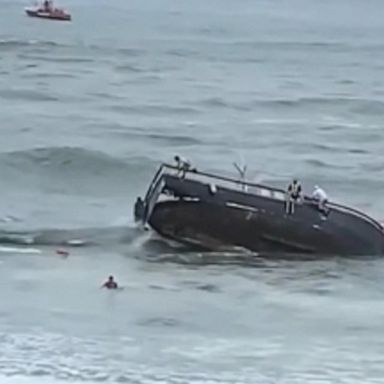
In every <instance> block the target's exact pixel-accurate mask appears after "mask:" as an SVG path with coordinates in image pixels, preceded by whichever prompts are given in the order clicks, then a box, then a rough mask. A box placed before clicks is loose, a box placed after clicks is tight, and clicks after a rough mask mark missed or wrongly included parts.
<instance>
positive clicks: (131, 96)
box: [0, 0, 384, 384]
mask: <svg viewBox="0 0 384 384" xmlns="http://www.w3.org/2000/svg"><path fill="white" fill-rule="evenodd" d="M0 5H1V12H0V19H1V20H0V116H1V124H0V130H1V135H2V140H1V141H0V179H1V180H2V183H1V187H2V188H1V195H2V199H1V203H0V218H1V223H0V286H1V289H0V302H1V306H0V341H1V353H0V381H1V382H4V383H8V382H9V383H21V384H24V383H28V384H30V383H35V382H36V383H45V382H47V383H52V382H57V383H60V382H76V383H83V382H115V383H125V382H126V383H160V382H161V383H175V384H176V383H200V382H210V383H259V382H260V383H295V384H301V383H382V382H384V379H383V378H384V368H383V358H382V356H383V353H384V339H383V337H382V334H383V331H384V328H383V327H384V326H383V324H384V306H383V300H382V299H383V294H382V292H383V290H382V281H383V278H384V264H383V262H382V261H381V260H380V259H371V258H367V259H365V260H339V259H331V260H322V261H307V262H303V261H294V262H287V261H285V262H284V261H277V260H275V261H265V260H257V261H256V262H255V261H253V262H252V263H251V265H250V263H249V262H248V261H247V260H246V259H244V258H243V257H241V258H238V257H236V256H235V255H230V254H228V255H224V256H223V255H222V256H220V255H215V254H213V255H207V254H198V253H193V252H190V251H189V250H185V249H181V248H178V247H175V245H169V244H165V243H164V242H162V241H161V240H160V239H158V238H156V237H155V236H152V235H151V234H150V233H147V232H146V233H144V234H143V233H141V232H140V231H138V230H137V229H135V228H134V226H133V225H132V220H131V211H132V204H133V201H134V200H135V198H136V196H137V195H138V194H143V192H144V190H145V188H146V187H147V184H148V183H149V181H150V178H151V176H152V174H153V173H154V172H155V170H156V167H157V166H158V164H159V162H161V161H163V160H169V159H171V157H172V156H173V155H174V154H175V153H181V154H183V155H185V156H187V157H189V158H190V159H191V160H192V161H193V162H194V163H195V164H196V165H197V166H198V167H199V168H202V169H207V170H215V171H222V172H232V170H233V167H232V162H233V161H236V160H237V161H238V160H239V159H244V160H245V161H246V162H247V164H248V166H249V167H250V168H251V171H250V174H249V177H250V178H252V179H254V180H259V181H264V182H270V183H273V184H275V185H280V186H283V185H285V184H286V183H287V181H288V180H289V179H290V178H291V177H292V176H297V177H300V179H301V180H302V182H303V185H304V188H305V189H307V190H308V191H309V190H310V189H311V188H312V186H313V184H315V183H316V184H321V185H322V186H323V187H324V188H325V189H326V190H327V191H328V193H329V195H330V196H331V198H333V199H336V200H337V201H340V202H345V203H348V204H351V205H353V206H355V207H357V208H360V209H362V210H364V211H367V212H368V213H370V214H372V215H373V216H374V217H376V218H378V219H382V218H384V199H383V196H382V191H383V189H384V188H383V187H384V158H383V156H382V149H383V126H382V125H383V117H384V80H383V79H384V78H383V69H384V66H383V62H384V50H383V48H384V40H383V36H384V24H383V23H382V17H381V15H382V14H383V11H384V8H383V7H384V5H383V4H382V2H380V1H379V0H372V1H369V2H365V3H364V4H363V3H362V2H357V1H348V2H347V1H343V0H340V1H330V0H326V1H322V2H317V1H314V0H309V1H304V0H293V1H284V0H262V1H257V2H254V1H248V0H241V1H240V2H235V1H232V0H221V1H218V0H210V1H201V0H197V2H196V1H195V2H187V1H171V0H164V1H162V2H159V1H152V0H148V1H146V2H142V1H136V0H133V1H129V2H126V1H122V0H116V1H104V0H101V1H98V2H91V1H89V0H77V1H74V0H68V1H66V2H65V4H64V3H63V5H65V6H66V7H67V8H68V9H69V10H70V11H71V12H72V14H73V22H71V23H58V22H47V21H44V20H35V19H30V18H27V17H26V16H25V15H24V14H23V7H24V6H26V5H28V4H26V3H25V2H23V1H19V0H16V1H7V0H0ZM59 248H60V249H62V248H63V249H66V250H69V252H70V255H69V257H67V258H65V257H62V256H60V255H58V254H57V249H59ZM111 273H113V274H115V275H116V278H117V279H118V281H119V282H120V283H121V284H122V285H123V286H124V289H123V290H121V291H118V292H105V291H103V290H101V289H100V288H99V287H100V284H101V283H102V281H103V279H104V278H105V277H106V276H107V275H109V274H111Z"/></svg>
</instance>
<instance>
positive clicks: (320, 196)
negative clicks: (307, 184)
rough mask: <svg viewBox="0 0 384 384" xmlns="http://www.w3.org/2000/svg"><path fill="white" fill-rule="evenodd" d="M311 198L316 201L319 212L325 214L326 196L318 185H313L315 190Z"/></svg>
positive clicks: (326, 210)
mask: <svg viewBox="0 0 384 384" xmlns="http://www.w3.org/2000/svg"><path fill="white" fill-rule="evenodd" d="M312 198H313V199H314V200H316V201H317V203H318V208H319V211H321V212H324V213H327V212H328V209H327V207H326V204H327V202H328V196H327V194H326V193H325V191H324V189H322V188H320V187H319V186H318V185H315V189H314V190H313V192H312Z"/></svg>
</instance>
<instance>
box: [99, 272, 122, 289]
mask: <svg viewBox="0 0 384 384" xmlns="http://www.w3.org/2000/svg"><path fill="white" fill-rule="evenodd" d="M101 288H107V289H117V288H118V285H117V283H116V281H115V279H114V278H113V276H112V275H111V276H109V277H108V280H107V281H106V282H105V283H104V284H103V285H102V286H101Z"/></svg>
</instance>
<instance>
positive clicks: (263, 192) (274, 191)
mask: <svg viewBox="0 0 384 384" xmlns="http://www.w3.org/2000/svg"><path fill="white" fill-rule="evenodd" d="M167 170H170V171H176V172H178V171H180V169H179V168H178V167H177V166H175V165H172V164H167V163H163V164H161V166H160V167H159V169H158V170H157V172H156V174H155V176H154V178H153V180H152V182H151V184H150V186H149V188H148V191H147V194H146V196H145V200H144V201H145V202H146V204H147V202H149V201H151V200H152V198H153V196H154V192H155V190H156V187H157V184H158V182H159V181H160V180H161V178H162V176H163V174H164V173H166V171H167ZM194 176H197V177H199V178H201V177H205V178H207V179H209V180H218V181H221V182H224V183H228V184H229V185H231V186H232V187H233V186H234V185H236V186H237V187H239V186H240V187H241V188H242V189H243V190H242V192H246V193H252V194H255V195H258V196H263V197H269V198H272V199H275V200H285V197H286V191H285V190H283V189H281V188H275V187H270V186H266V185H263V184H259V183H254V182H249V181H245V180H242V179H234V178H231V177H227V176H220V175H215V174H212V173H209V172H202V171H197V170H196V169H189V170H186V176H185V178H186V179H193V178H194ZM249 188H252V190H248V191H247V189H249ZM240 192H241V191H240ZM314 202H315V200H314V199H313V198H311V197H309V196H304V203H308V204H313V203H314ZM328 206H329V207H330V208H336V209H338V210H341V211H345V212H348V213H350V214H352V215H354V216H358V217H360V218H361V219H363V220H365V221H368V222H369V223H371V224H372V225H373V226H375V227H376V228H377V229H378V230H380V231H382V230H383V226H382V225H381V224H380V223H379V222H378V221H376V220H375V219H373V218H372V217H370V216H368V215H366V214H365V213H363V212H361V211H359V210H357V209H355V208H350V207H347V206H345V205H342V204H338V203H333V202H328ZM148 213H149V212H148ZM149 214H150V213H149ZM147 217H148V216H147Z"/></svg>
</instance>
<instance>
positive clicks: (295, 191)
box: [285, 179, 301, 215]
mask: <svg viewBox="0 0 384 384" xmlns="http://www.w3.org/2000/svg"><path fill="white" fill-rule="evenodd" d="M300 199H301V184H300V183H299V181H298V180H297V179H293V181H292V183H290V184H289V185H288V188H287V197H286V205H285V213H287V214H289V215H292V214H294V213H295V204H296V203H297V202H298V201H299V200H300Z"/></svg>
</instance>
